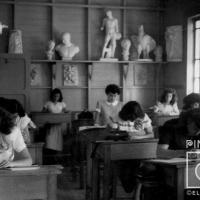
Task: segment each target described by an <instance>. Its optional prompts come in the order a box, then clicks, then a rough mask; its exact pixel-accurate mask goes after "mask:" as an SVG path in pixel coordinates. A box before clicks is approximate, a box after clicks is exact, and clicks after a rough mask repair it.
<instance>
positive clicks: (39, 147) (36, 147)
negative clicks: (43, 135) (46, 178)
mask: <svg viewBox="0 0 200 200" xmlns="http://www.w3.org/2000/svg"><path fill="white" fill-rule="evenodd" d="M43 146H44V143H43V142H38V143H31V144H27V148H28V150H29V153H30V154H31V157H32V160H33V164H37V165H42V163H43Z"/></svg>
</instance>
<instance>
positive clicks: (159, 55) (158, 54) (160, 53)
mask: <svg viewBox="0 0 200 200" xmlns="http://www.w3.org/2000/svg"><path fill="white" fill-rule="evenodd" d="M154 54H155V61H156V62H162V56H163V48H162V46H160V45H158V46H156V48H155V50H154Z"/></svg>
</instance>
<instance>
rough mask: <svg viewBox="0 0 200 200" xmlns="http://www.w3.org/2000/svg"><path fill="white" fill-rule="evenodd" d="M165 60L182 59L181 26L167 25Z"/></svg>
mask: <svg viewBox="0 0 200 200" xmlns="http://www.w3.org/2000/svg"><path fill="white" fill-rule="evenodd" d="M165 41H166V53H167V61H182V56H183V30H182V26H180V25H177V26H168V27H167V28H166V32H165Z"/></svg>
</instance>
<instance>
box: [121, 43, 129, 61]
mask: <svg viewBox="0 0 200 200" xmlns="http://www.w3.org/2000/svg"><path fill="white" fill-rule="evenodd" d="M121 47H122V56H123V60H125V61H127V60H129V49H130V47H131V41H130V40H129V39H123V40H122V41H121Z"/></svg>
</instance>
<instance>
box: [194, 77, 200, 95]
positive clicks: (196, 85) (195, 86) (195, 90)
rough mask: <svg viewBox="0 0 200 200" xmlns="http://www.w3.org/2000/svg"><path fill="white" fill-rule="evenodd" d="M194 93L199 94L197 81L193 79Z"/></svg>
mask: <svg viewBox="0 0 200 200" xmlns="http://www.w3.org/2000/svg"><path fill="white" fill-rule="evenodd" d="M194 92H196V93H199V79H198V78H195V79H194Z"/></svg>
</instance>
